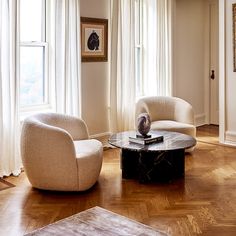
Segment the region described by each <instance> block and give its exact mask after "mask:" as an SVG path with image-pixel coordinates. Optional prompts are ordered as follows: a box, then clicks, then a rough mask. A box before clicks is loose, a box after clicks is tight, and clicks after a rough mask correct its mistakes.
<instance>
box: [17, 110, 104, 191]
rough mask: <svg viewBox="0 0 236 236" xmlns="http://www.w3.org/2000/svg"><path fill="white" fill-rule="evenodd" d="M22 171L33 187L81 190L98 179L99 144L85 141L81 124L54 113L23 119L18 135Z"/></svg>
mask: <svg viewBox="0 0 236 236" xmlns="http://www.w3.org/2000/svg"><path fill="white" fill-rule="evenodd" d="M21 155H22V161H23V166H24V170H25V172H26V175H27V177H28V179H29V181H30V183H31V184H32V186H33V187H35V188H39V189H45V190H56V191H84V190H87V189H89V188H91V187H92V186H93V185H94V184H95V183H96V181H97V180H98V177H99V174H100V171H101V166H102V159H103V147H102V143H101V142H99V141H98V140H95V139H89V136H88V129H87V126H86V124H85V122H84V121H83V120H81V119H79V118H76V117H72V116H68V115H62V114H57V113H41V114H36V115H33V116H30V117H28V118H26V119H25V120H24V122H23V126H22V133H21Z"/></svg>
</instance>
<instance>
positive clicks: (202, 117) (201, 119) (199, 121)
mask: <svg viewBox="0 0 236 236" xmlns="http://www.w3.org/2000/svg"><path fill="white" fill-rule="evenodd" d="M194 124H195V126H197V127H198V126H201V125H205V124H207V122H206V114H205V113H202V114H198V115H195V116H194Z"/></svg>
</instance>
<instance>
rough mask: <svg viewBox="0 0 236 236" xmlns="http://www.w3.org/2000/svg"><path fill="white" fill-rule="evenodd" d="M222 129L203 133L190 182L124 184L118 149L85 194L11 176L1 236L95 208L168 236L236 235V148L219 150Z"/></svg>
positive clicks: (0, 194)
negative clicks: (41, 187) (41, 186)
mask: <svg viewBox="0 0 236 236" xmlns="http://www.w3.org/2000/svg"><path fill="white" fill-rule="evenodd" d="M217 129H218V127H211V126H210V127H209V126H204V127H201V128H199V129H198V132H197V134H198V144H197V146H196V148H195V150H194V152H193V153H192V154H191V155H190V154H189V155H186V167H185V171H186V173H185V178H183V179H178V180H175V181H172V182H171V183H155V184H154V183H152V184H139V183H138V182H137V181H135V180H122V178H121V171H120V167H119V164H120V161H119V155H120V154H119V150H118V149H109V150H106V151H105V152H104V163H103V167H102V172H101V175H100V178H99V181H98V183H97V184H96V185H95V186H94V187H93V188H92V189H91V190H89V191H87V192H84V193H60V192H50V191H40V190H37V189H33V188H32V187H31V186H30V184H29V182H28V180H27V177H26V176H25V174H24V173H22V174H21V175H20V176H19V177H8V178H6V180H7V181H8V182H11V183H12V184H14V185H16V186H15V187H13V188H9V189H6V190H3V191H0V235H1V236H2V235H7V236H10V235H14V236H15V235H22V234H24V233H27V232H30V231H32V230H34V229H37V228H39V227H42V226H45V225H47V224H49V223H52V222H55V221H57V220H60V219H63V218H65V217H67V216H70V215H72V214H75V213H78V212H80V211H83V210H85V209H88V208H90V207H94V206H100V207H103V208H105V209H108V210H110V211H113V212H116V213H118V214H121V215H124V216H126V217H129V218H131V219H134V220H137V221H139V222H142V223H144V224H147V225H150V226H152V227H153V228H156V229H159V230H162V231H164V232H166V233H168V234H169V235H184V236H185V235H210V236H213V235H223V236H225V235H236V148H231V147H226V146H222V145H219V144H218V141H217V135H218V133H217ZM199 140H202V141H199Z"/></svg>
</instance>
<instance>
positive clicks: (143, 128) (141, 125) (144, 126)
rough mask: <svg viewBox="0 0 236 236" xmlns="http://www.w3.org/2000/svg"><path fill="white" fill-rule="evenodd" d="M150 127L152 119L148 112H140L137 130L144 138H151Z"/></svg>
mask: <svg viewBox="0 0 236 236" xmlns="http://www.w3.org/2000/svg"><path fill="white" fill-rule="evenodd" d="M150 128H151V119H150V116H149V115H148V113H141V114H139V115H138V117H137V130H138V132H139V133H140V134H141V135H142V136H143V138H150V136H148V135H147V134H148V132H149V130H150ZM137 137H138V136H137Z"/></svg>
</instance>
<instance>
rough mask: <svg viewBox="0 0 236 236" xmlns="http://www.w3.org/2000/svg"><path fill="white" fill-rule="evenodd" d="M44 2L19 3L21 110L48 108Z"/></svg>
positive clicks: (39, 0)
mask: <svg viewBox="0 0 236 236" xmlns="http://www.w3.org/2000/svg"><path fill="white" fill-rule="evenodd" d="M45 18H46V7H45V0H34V1H32V0H20V108H21V111H22V110H23V111H25V110H36V109H39V108H42V107H43V106H44V107H45V105H48V104H49V94H48V91H49V90H48V87H49V86H48V84H49V83H48V71H47V68H48V66H47V65H48V44H47V42H46V33H45V32H46V27H45V22H46V20H45Z"/></svg>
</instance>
